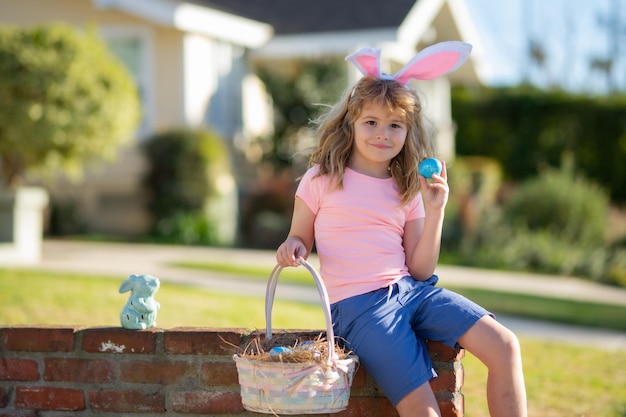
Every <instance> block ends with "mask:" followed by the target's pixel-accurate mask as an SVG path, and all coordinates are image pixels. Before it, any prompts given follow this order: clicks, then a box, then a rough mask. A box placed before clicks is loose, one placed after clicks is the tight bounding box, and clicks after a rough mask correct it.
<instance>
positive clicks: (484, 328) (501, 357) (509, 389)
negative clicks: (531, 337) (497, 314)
mask: <svg viewBox="0 0 626 417" xmlns="http://www.w3.org/2000/svg"><path fill="white" fill-rule="evenodd" d="M459 344H460V345H461V346H463V348H465V349H466V350H467V351H468V352H470V353H472V354H473V355H474V356H476V357H477V358H478V359H479V360H480V361H482V362H483V363H484V364H485V365H486V366H487V369H488V371H489V374H488V380H487V403H488V404H489V413H490V415H491V416H492V417H504V416H506V417H525V416H526V415H527V409H526V389H525V387H524V374H523V371H522V358H521V352H520V346H519V341H518V340H517V337H516V336H515V334H513V332H511V331H510V330H509V329H507V328H506V327H504V326H503V325H501V324H500V323H498V322H497V321H496V320H494V319H493V318H492V317H490V316H485V317H483V318H482V319H480V320H478V321H477V322H476V323H475V324H474V325H473V326H472V327H471V328H470V329H469V330H468V331H467V332H466V333H465V334H464V335H463V336H461V337H460V338H459Z"/></svg>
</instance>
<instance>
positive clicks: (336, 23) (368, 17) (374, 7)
mask: <svg viewBox="0 0 626 417" xmlns="http://www.w3.org/2000/svg"><path fill="white" fill-rule="evenodd" d="M187 1H189V2H192V3H195V4H198V5H203V6H206V7H209V8H213V9H217V10H221V11H223V12H227V13H230V14H235V15H239V16H243V17H247V18H249V19H253V20H258V21H261V22H264V23H268V24H270V25H272V26H273V28H274V33H275V34H276V35H290V34H302V33H320V32H341V31H353V30H359V31H362V30H371V29H382V28H396V29H397V28H398V27H399V26H400V25H401V24H402V22H403V21H404V19H405V18H406V16H407V14H408V13H409V11H410V10H411V8H412V7H413V6H414V5H415V3H416V2H417V1H416V0H386V1H381V0H315V1H312V0H263V1H254V0H253V1H250V0H187Z"/></svg>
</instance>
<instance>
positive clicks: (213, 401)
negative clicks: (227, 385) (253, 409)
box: [172, 391, 244, 414]
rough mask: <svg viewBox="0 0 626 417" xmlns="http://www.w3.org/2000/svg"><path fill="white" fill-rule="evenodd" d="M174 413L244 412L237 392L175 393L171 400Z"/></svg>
mask: <svg viewBox="0 0 626 417" xmlns="http://www.w3.org/2000/svg"><path fill="white" fill-rule="evenodd" d="M172 407H173V408H174V411H175V412H179V413H195V414H209V413H211V414H213V413H218V414H234V413H240V412H242V411H244V408H243V405H242V403H241V395H240V394H239V392H215V391H189V392H177V393H175V394H174V396H173V398H172Z"/></svg>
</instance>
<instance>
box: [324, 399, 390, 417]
mask: <svg viewBox="0 0 626 417" xmlns="http://www.w3.org/2000/svg"><path fill="white" fill-rule="evenodd" d="M333 415H336V416H337V417H366V416H367V417H369V416H371V417H374V416H376V417H378V416H386V417H395V416H398V412H397V411H396V409H395V407H394V406H393V405H392V404H391V402H390V401H389V400H388V399H387V398H386V397H380V398H367V397H354V398H352V397H350V400H349V401H348V408H347V409H346V410H344V411H341V412H339V413H337V414H333Z"/></svg>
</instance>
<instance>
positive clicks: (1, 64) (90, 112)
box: [0, 24, 140, 185]
mask: <svg viewBox="0 0 626 417" xmlns="http://www.w3.org/2000/svg"><path fill="white" fill-rule="evenodd" d="M0 92H1V93H0V165H1V167H2V174H3V176H4V183H5V184H6V185H15V184H17V182H18V181H19V179H20V177H21V176H22V175H23V174H24V173H25V172H26V171H27V170H29V169H40V170H41V171H43V172H53V173H55V172H58V170H59V169H62V170H64V171H65V172H67V173H69V174H74V176H78V175H80V174H81V173H82V167H83V164H84V163H85V162H86V161H87V160H89V159H94V160H100V159H101V158H102V157H105V158H109V159H111V158H113V157H114V156H115V153H116V151H117V149H118V148H119V146H120V145H121V144H122V143H123V142H124V141H126V140H128V139H131V138H132V136H133V134H134V131H135V129H136V127H137V126H138V123H139V120H140V105H139V97H138V94H137V89H136V86H135V84H134V82H133V80H132V78H131V76H130V75H129V74H128V73H127V72H126V69H125V68H124V66H123V65H122V64H121V63H119V62H118V61H117V60H116V59H115V58H114V57H113V56H112V55H111V54H110V53H109V52H108V50H107V48H106V46H105V44H104V43H103V42H102V41H101V40H100V39H98V38H97V37H96V36H95V35H94V33H92V32H87V33H79V32H78V31H77V30H75V29H74V28H72V27H71V26H68V25H65V24H55V25H50V26H37V27H32V28H18V27H8V26H0Z"/></svg>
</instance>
